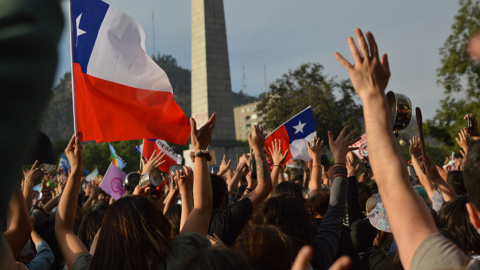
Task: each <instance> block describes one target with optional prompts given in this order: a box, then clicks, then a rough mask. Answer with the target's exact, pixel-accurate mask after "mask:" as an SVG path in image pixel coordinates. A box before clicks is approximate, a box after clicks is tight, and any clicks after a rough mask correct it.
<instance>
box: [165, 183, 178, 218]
mask: <svg viewBox="0 0 480 270" xmlns="http://www.w3.org/2000/svg"><path fill="white" fill-rule="evenodd" d="M177 197H178V190H175V189H173V190H171V191H170V192H169V193H168V196H167V199H166V200H165V206H164V207H163V214H165V213H166V212H167V210H168V208H170V206H172V205H173V202H174V201H175V200H176V199H177Z"/></svg>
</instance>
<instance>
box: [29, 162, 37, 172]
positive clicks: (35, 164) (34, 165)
mask: <svg viewBox="0 0 480 270" xmlns="http://www.w3.org/2000/svg"><path fill="white" fill-rule="evenodd" d="M37 164H38V160H35V162H34V163H33V165H32V168H31V169H30V170H34V169H35V168H36V167H37Z"/></svg>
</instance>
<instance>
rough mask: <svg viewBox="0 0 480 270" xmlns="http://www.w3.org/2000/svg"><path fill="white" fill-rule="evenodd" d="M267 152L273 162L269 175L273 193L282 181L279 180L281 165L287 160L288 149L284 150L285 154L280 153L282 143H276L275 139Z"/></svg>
mask: <svg viewBox="0 0 480 270" xmlns="http://www.w3.org/2000/svg"><path fill="white" fill-rule="evenodd" d="M268 151H269V152H270V156H271V157H272V160H273V169H272V173H271V177H272V192H273V191H274V190H275V188H276V187H277V185H278V184H279V183H281V181H282V180H281V178H280V177H281V174H282V166H283V163H285V159H286V158H287V155H288V149H287V150H285V154H284V153H282V141H277V139H275V140H273V141H272V147H270V146H269V147H268ZM272 192H271V193H272Z"/></svg>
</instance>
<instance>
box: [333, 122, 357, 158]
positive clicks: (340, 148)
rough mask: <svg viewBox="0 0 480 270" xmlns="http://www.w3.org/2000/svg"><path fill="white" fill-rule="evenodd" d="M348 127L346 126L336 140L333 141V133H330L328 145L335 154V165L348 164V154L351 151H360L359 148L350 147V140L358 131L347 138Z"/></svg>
mask: <svg viewBox="0 0 480 270" xmlns="http://www.w3.org/2000/svg"><path fill="white" fill-rule="evenodd" d="M347 129H348V126H345V127H344V128H343V129H342V132H340V134H339V135H338V137H337V139H336V140H333V133H332V132H331V131H329V132H328V145H329V146H330V151H332V153H333V158H334V159H335V163H344V164H346V162H347V153H348V152H349V151H352V150H355V149H358V147H354V148H350V147H349V146H350V145H351V144H352V142H351V141H350V139H351V138H352V137H353V135H355V133H356V132H357V131H355V130H354V131H352V132H350V134H348V135H347V136H345V134H346V133H347Z"/></svg>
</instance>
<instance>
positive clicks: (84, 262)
mask: <svg viewBox="0 0 480 270" xmlns="http://www.w3.org/2000/svg"><path fill="white" fill-rule="evenodd" d="M92 259H93V257H92V255H90V254H89V253H84V254H82V255H80V256H78V257H77V259H76V260H75V262H74V263H73V267H72V270H88V269H89V268H90V263H91V262H92Z"/></svg>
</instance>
